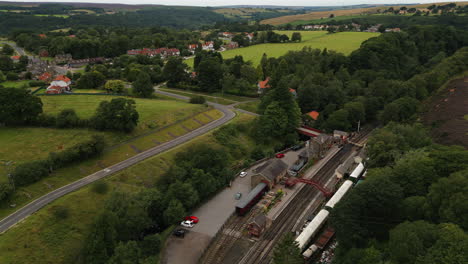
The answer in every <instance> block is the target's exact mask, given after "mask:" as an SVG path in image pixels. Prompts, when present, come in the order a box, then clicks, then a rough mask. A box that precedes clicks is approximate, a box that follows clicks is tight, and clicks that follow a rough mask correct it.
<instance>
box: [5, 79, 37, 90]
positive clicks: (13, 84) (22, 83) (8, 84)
mask: <svg viewBox="0 0 468 264" xmlns="http://www.w3.org/2000/svg"><path fill="white" fill-rule="evenodd" d="M29 82H30V81H28V80H23V81H5V82H2V83H0V85H3V87H5V88H23V87H29Z"/></svg>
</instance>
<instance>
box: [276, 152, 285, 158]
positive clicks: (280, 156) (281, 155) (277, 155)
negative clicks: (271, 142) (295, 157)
mask: <svg viewBox="0 0 468 264" xmlns="http://www.w3.org/2000/svg"><path fill="white" fill-rule="evenodd" d="M276 158H278V159H281V158H284V154H283V153H278V154H276Z"/></svg>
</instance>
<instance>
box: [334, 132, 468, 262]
mask: <svg viewBox="0 0 468 264" xmlns="http://www.w3.org/2000/svg"><path fill="white" fill-rule="evenodd" d="M368 149H369V166H370V167H371V169H370V170H369V171H368V173H367V177H366V180H365V181H364V182H362V183H361V184H359V185H357V186H356V187H355V188H354V189H353V190H352V191H351V193H350V194H349V195H347V196H346V199H344V200H343V201H341V202H340V203H338V205H337V206H336V208H335V209H334V210H333V211H332V214H331V218H330V221H331V225H332V226H333V227H334V228H335V229H336V233H337V239H338V245H339V246H338V249H337V251H336V253H337V254H336V259H335V261H336V263H338V264H341V263H388V262H391V263H405V264H413V263H416V264H419V263H447V264H448V263H451V264H456V263H460V264H461V263H464V261H465V260H466V259H467V257H468V255H467V252H468V236H467V235H466V230H467V228H468V226H467V223H468V221H467V220H468V218H467V215H468V214H467V209H466V206H465V204H464V201H466V199H467V198H468V197H467V193H466V190H465V188H466V186H467V184H468V167H467V164H468V151H466V150H465V149H464V148H463V147H457V146H450V147H448V146H441V145H436V144H433V143H432V142H431V139H430V137H429V135H428V133H427V131H426V130H425V129H424V128H423V127H422V126H421V125H420V124H413V125H404V124H398V123H390V124H388V125H387V126H386V127H384V128H382V129H379V130H378V131H377V132H376V133H375V134H374V135H373V136H371V138H370V139H369V142H368Z"/></svg>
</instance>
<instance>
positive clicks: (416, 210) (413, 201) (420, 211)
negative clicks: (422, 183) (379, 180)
mask: <svg viewBox="0 0 468 264" xmlns="http://www.w3.org/2000/svg"><path fill="white" fill-rule="evenodd" d="M426 210H427V206H426V197H425V196H410V197H407V198H405V199H404V200H403V202H402V204H401V211H402V214H403V216H404V218H405V219H407V220H410V221H416V220H422V219H424V218H425V215H426V214H427V212H426Z"/></svg>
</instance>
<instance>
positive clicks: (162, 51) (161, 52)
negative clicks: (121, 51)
mask: <svg viewBox="0 0 468 264" xmlns="http://www.w3.org/2000/svg"><path fill="white" fill-rule="evenodd" d="M127 55H145V56H149V57H154V56H161V58H168V57H172V56H179V55H180V50H178V49H175V48H159V49H149V48H143V49H133V50H128V51H127Z"/></svg>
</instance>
